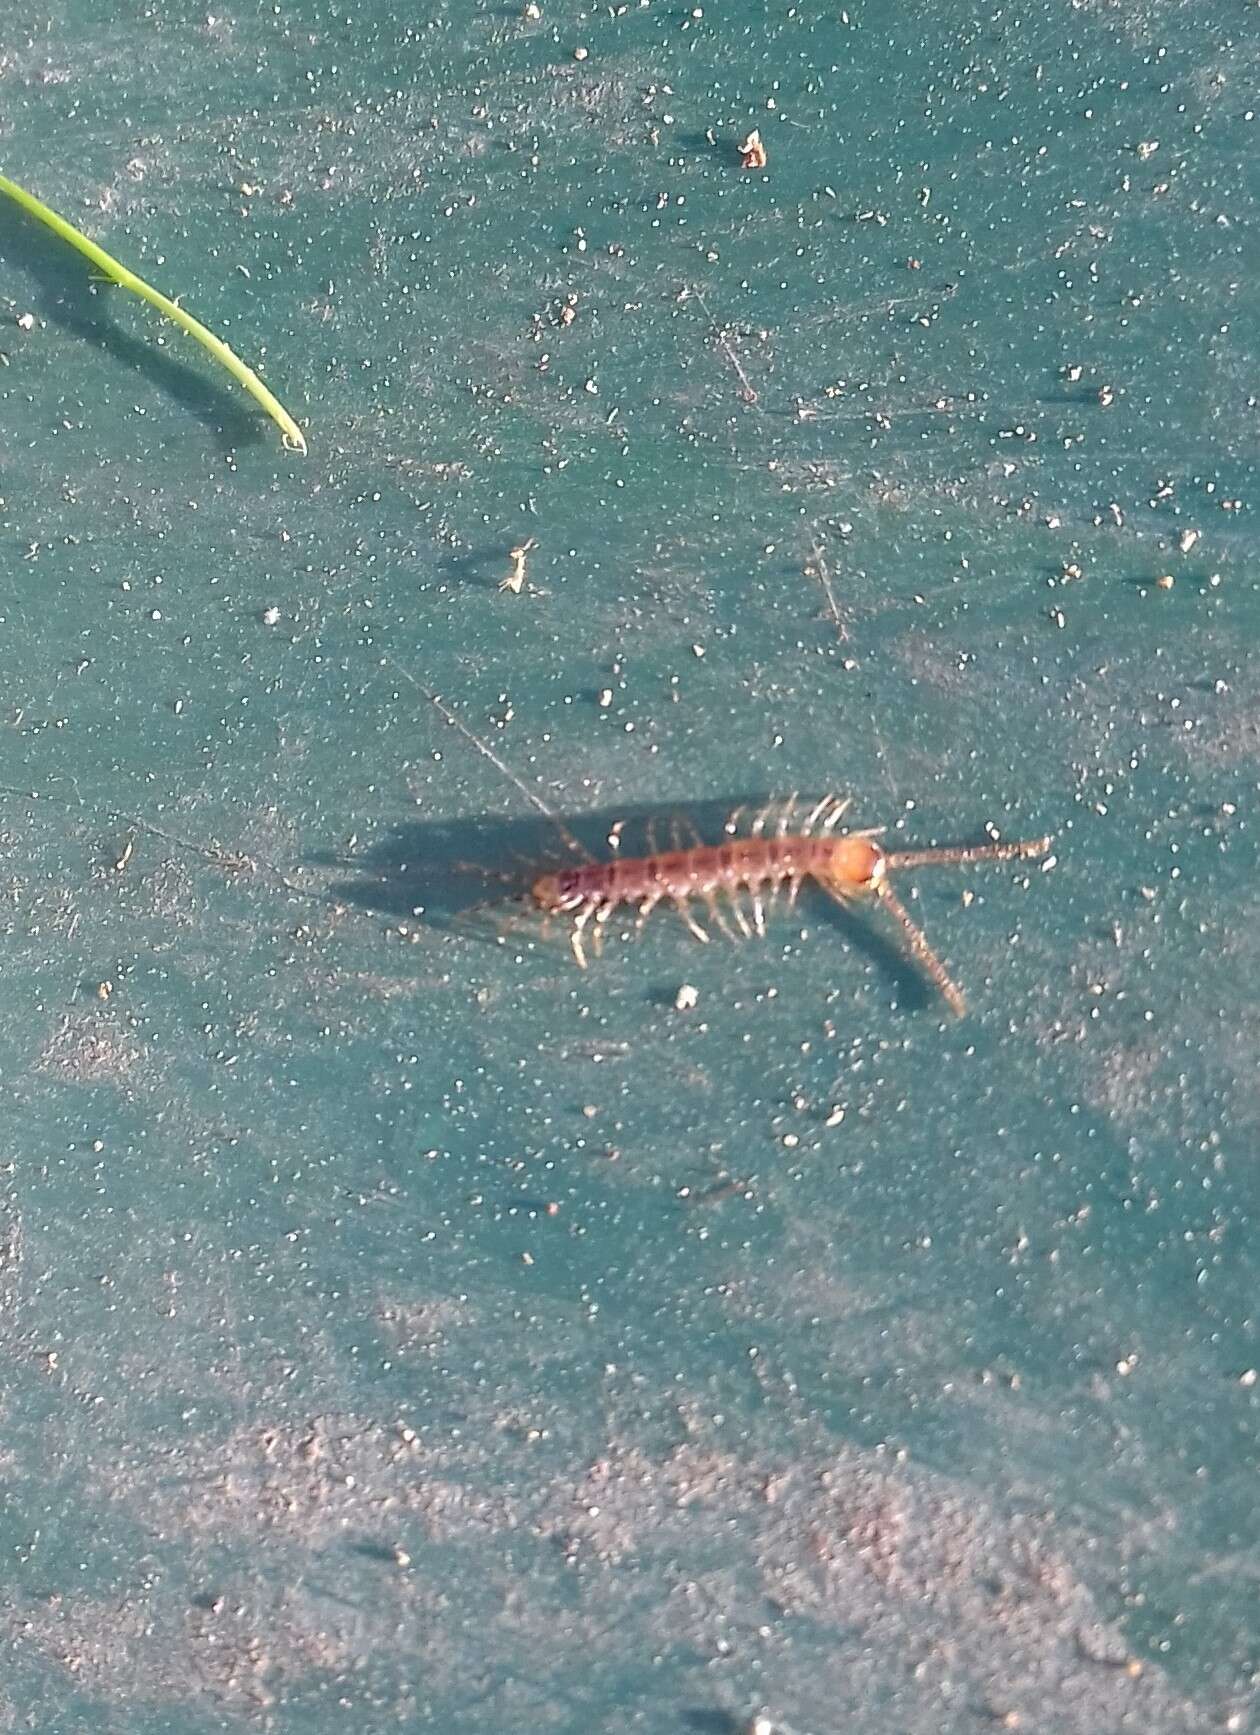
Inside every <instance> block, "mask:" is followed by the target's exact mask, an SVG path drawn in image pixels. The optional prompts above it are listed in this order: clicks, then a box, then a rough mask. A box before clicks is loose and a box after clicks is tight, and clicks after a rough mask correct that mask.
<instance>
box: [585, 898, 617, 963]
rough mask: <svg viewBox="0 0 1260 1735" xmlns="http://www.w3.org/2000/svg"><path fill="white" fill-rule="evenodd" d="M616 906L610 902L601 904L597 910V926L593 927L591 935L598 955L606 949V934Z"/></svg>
mask: <svg viewBox="0 0 1260 1735" xmlns="http://www.w3.org/2000/svg"><path fill="white" fill-rule="evenodd" d="M616 908H617V906H616V904H615V903H612V902H609V903H606V904H601V905H600V906H599V908H598V909H597V910H596V912H595V926H594V927H593V928H592V929H591V937H592V940H593V941H594V946H595V955H596V957H598V956H599V954H600V953H601V952H602V951H603V949H604V935H605V934H606V933H607V931H608V924H609V922H610V921H611V920H612V916H613V911H614V910H615V909H616Z"/></svg>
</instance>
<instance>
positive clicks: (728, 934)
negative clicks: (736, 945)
mask: <svg viewBox="0 0 1260 1735" xmlns="http://www.w3.org/2000/svg"><path fill="white" fill-rule="evenodd" d="M700 895H701V897H702V898H703V899H704V907H705V909H706V910H707V911H708V912H709V920H710V921H711V922H712V923H713V926H714V927H715V928H716V929H717V931H718V933H719V934H721V935H722V936H723V937H724V938H725V939H727V940H734V939H735V938H736V935H735V930H734V929H733V928H732V927H731V924H730V923H729V922H728V921H727V919H726V917H725V916H724V915H723V913H722V910H721V908H720V906H719V904H718V901H717V893H716V892H712V891H709V892H702V893H701V894H700Z"/></svg>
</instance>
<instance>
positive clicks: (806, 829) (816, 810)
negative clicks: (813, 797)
mask: <svg viewBox="0 0 1260 1735" xmlns="http://www.w3.org/2000/svg"><path fill="white" fill-rule="evenodd" d="M832 799H833V798H832V797H831V796H830V795H824V796H823V798H822V800H821V801H819V802H817V803H816V804H815V805H814V806H813V807H811V808H810V810H809V812H808V813H807V814H806V815H805V817H804V819H803V820H802V821H801V834H802V836H804V837H808V836H809V834H810V832H811V831H813V829H814V827H815V826H816V825H817V824H818V823H819V822H820V821H821V822H822V828H823V830H824V831H827V830H828V829H829V826H830V824H831V823H832V822H829V821H828V820H827V819H826V818H825V817H824V816H825V815H826V812H827V809H828V808H829V807H830V806H831V804H832Z"/></svg>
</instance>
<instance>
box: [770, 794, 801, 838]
mask: <svg viewBox="0 0 1260 1735" xmlns="http://www.w3.org/2000/svg"><path fill="white" fill-rule="evenodd" d="M799 799H800V798H799V797H798V795H797V794H796V791H795V790H793V792H792V794H791V795H789V796H788V798H787V800H786V801H785V802H784V803H783V807H782V810H781V811H780V813H779V823H778V825H777V826H776V827H775V830H776V831H777V832H778V835H779V836H780V837H786V836H787V834H788V832H789V831H791V829H792V816H793V815H794V814H795V812H796V807H797V802H798V801H799Z"/></svg>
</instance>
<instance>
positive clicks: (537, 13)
mask: <svg viewBox="0 0 1260 1735" xmlns="http://www.w3.org/2000/svg"><path fill="white" fill-rule="evenodd" d="M525 16H526V18H541V17H542V7H541V6H540V5H539V4H538V0H529V4H528V5H527V6H526V8H525Z"/></svg>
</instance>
